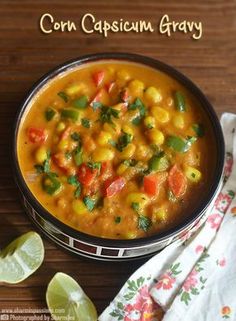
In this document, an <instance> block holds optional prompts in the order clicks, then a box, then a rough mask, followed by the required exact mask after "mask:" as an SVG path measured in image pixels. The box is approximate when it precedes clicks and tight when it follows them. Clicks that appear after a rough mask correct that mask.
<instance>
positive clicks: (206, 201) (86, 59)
mask: <svg viewBox="0 0 236 321" xmlns="http://www.w3.org/2000/svg"><path fill="white" fill-rule="evenodd" d="M101 60H118V61H122V60H123V61H127V62H135V63H139V64H143V65H145V66H149V67H152V68H154V69H156V70H160V71H162V72H164V73H166V74H168V75H169V76H171V77H172V78H174V79H176V80H177V81H179V82H180V83H181V84H182V85H184V86H185V87H186V88H187V89H188V90H189V91H190V92H191V93H192V94H193V96H195V97H196V99H197V100H198V101H199V103H200V104H201V106H202V108H203V110H204V112H205V114H206V116H207V117H208V119H209V123H210V124H211V126H212V131H213V135H214V138H215V145H216V165H215V169H214V173H213V180H212V182H211V184H210V186H209V189H208V190H207V192H206V193H205V194H204V195H202V198H201V201H200V202H199V204H198V206H197V207H196V208H193V210H192V212H191V214H190V215H189V216H188V217H187V218H186V219H185V220H184V221H183V222H182V223H181V224H179V225H177V226H176V227H175V228H172V229H170V230H168V231H165V232H162V233H158V234H156V235H153V236H150V237H146V238H140V239H133V240H112V239H105V238H99V237H95V236H91V235H88V234H85V233H82V232H79V231H77V230H75V229H73V228H71V227H69V226H68V225H66V224H64V223H62V222H61V221H59V220H58V219H57V218H55V217H54V216H53V215H51V214H50V213H49V212H48V211H47V210H46V209H45V208H43V206H42V205H41V204H40V203H39V202H38V201H37V199H36V198H35V197H34V195H33V194H32V193H31V191H30V190H29V188H28V186H27V185H26V183H25V181H24V178H23V175H22V173H21V170H20V166H19V162H18V157H17V135H18V130H19V125H20V122H21V119H22V116H23V114H24V112H25V110H26V107H27V105H28V104H29V103H30V101H31V100H32V99H33V98H34V96H35V95H36V94H37V93H38V91H39V90H40V89H41V88H42V87H43V86H44V85H45V84H46V83H47V82H48V81H49V80H52V79H53V78H55V77H57V76H58V75H59V74H61V73H63V72H65V71H67V70H68V69H72V68H75V67H77V66H79V65H82V64H83V65H84V64H86V63H90V62H96V61H101ZM224 154H225V150H224V138H223V134H222V130H221V126H220V123H219V120H218V118H217V115H216V113H215V111H214V109H213V107H212V105H211V104H210V103H209V101H208V100H207V98H206V97H205V95H204V94H203V93H202V92H201V90H200V89H199V88H198V87H197V86H196V85H195V84H194V83H193V82H192V81H191V80H189V79H188V78H187V77H185V76H184V75H183V74H182V73H180V72H179V71H177V70H176V69H174V68H173V67H171V66H168V65H166V64H164V63H163V62H160V61H158V60H156V59H152V58H148V57H145V56H140V55H136V54H130V53H101V54H93V55H88V56H83V57H80V58H76V59H74V60H72V61H69V62H66V63H64V64H62V65H60V66H58V67H56V68H55V69H53V70H51V71H49V72H48V73H47V74H46V75H44V76H43V77H42V78H41V79H39V80H38V81H37V82H36V83H35V84H34V85H33V87H32V88H31V90H30V91H29V93H28V94H27V96H26V98H25V100H24V101H23V103H22V105H21V106H20V108H19V111H18V113H17V116H16V121H15V125H14V138H13V153H12V158H13V169H14V175H15V179H16V183H17V185H18V187H19V189H20V191H21V195H22V198H23V203H24V206H25V208H26V211H27V213H28V214H29V216H30V217H31V219H32V220H33V221H34V223H35V224H36V225H37V226H38V227H39V228H40V229H41V230H42V231H43V232H44V233H45V234H46V235H47V236H48V237H49V238H51V239H52V240H53V241H54V242H56V243H58V244H59V245H60V246H62V247H64V248H66V249H68V250H70V251H72V252H74V253H77V254H79V255H83V256H87V257H90V258H95V259H97V260H116V261H119V260H124V259H132V258H139V257H143V256H145V255H150V254H153V253H155V252H157V251H159V250H161V249H163V248H164V247H165V246H167V245H168V244H170V243H172V242H173V241H174V240H177V239H178V238H179V237H180V235H183V233H187V232H188V231H190V230H194V229H195V228H196V226H199V221H200V219H201V218H202V217H203V216H204V213H205V212H206V210H207V208H208V207H209V206H210V204H211V203H212V202H213V200H214V197H215V195H216V193H217V190H218V189H219V187H220V183H221V178H222V173H223V166H224Z"/></svg>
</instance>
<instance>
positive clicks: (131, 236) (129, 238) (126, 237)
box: [124, 231, 137, 240]
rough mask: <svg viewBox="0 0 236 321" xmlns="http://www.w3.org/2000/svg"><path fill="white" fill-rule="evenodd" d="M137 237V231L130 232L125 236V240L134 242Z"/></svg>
mask: <svg viewBox="0 0 236 321" xmlns="http://www.w3.org/2000/svg"><path fill="white" fill-rule="evenodd" d="M136 237H137V232H135V231H129V232H126V233H125V234H124V239H128V240H132V239H135V238H136Z"/></svg>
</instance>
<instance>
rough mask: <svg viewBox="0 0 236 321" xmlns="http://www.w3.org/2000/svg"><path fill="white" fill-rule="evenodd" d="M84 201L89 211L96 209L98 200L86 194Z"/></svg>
mask: <svg viewBox="0 0 236 321" xmlns="http://www.w3.org/2000/svg"><path fill="white" fill-rule="evenodd" d="M83 202H84V204H85V206H86V207H87V209H88V210H89V212H91V211H92V210H93V209H94V207H95V205H96V201H94V200H93V199H92V198H90V197H89V196H85V197H84V198H83Z"/></svg>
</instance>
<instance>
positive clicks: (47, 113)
mask: <svg viewBox="0 0 236 321" xmlns="http://www.w3.org/2000/svg"><path fill="white" fill-rule="evenodd" d="M55 115H56V111H55V110H54V109H53V108H51V107H48V108H47V109H46V110H45V113H44V116H45V118H46V120H47V121H50V120H52V119H53V117H54V116H55Z"/></svg>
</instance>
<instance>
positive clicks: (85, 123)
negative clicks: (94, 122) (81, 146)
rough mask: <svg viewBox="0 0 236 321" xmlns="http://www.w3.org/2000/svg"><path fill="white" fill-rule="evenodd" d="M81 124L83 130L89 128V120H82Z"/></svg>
mask: <svg viewBox="0 0 236 321" xmlns="http://www.w3.org/2000/svg"><path fill="white" fill-rule="evenodd" d="M81 124H82V126H84V127H85V128H90V120H89V119H88V118H82V119H81Z"/></svg>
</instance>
